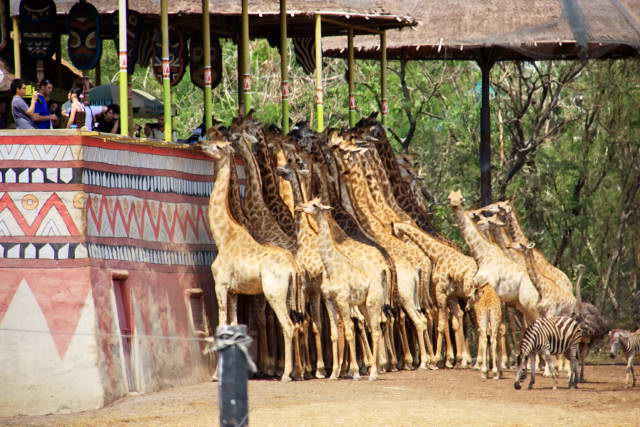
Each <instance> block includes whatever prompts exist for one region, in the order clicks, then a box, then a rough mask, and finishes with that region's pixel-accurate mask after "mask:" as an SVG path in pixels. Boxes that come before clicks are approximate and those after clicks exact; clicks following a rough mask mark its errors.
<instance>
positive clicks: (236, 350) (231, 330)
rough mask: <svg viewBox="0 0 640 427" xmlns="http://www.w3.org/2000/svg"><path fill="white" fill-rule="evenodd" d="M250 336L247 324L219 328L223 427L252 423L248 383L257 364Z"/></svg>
mask: <svg viewBox="0 0 640 427" xmlns="http://www.w3.org/2000/svg"><path fill="white" fill-rule="evenodd" d="M250 343H251V338H250V337H249V336H248V335H247V326H246V325H223V326H219V327H218V328H217V329H216V340H215V345H214V348H215V349H216V351H217V352H218V394H219V406H220V425H221V426H247V425H249V399H248V395H247V383H248V380H249V370H252V371H254V370H255V365H254V364H253V361H252V360H251V358H250V356H249V353H248V346H249V344H250Z"/></svg>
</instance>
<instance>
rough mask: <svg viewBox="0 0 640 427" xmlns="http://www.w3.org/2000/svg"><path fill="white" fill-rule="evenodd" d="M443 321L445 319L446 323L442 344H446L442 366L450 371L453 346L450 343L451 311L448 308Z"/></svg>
mask: <svg viewBox="0 0 640 427" xmlns="http://www.w3.org/2000/svg"><path fill="white" fill-rule="evenodd" d="M445 319H446V323H445V327H444V331H443V333H444V342H445V344H446V349H447V350H446V358H445V363H444V366H445V367H447V368H449V369H451V368H453V362H454V357H453V344H452V342H451V332H450V331H451V328H450V325H451V311H450V310H449V307H446V308H445Z"/></svg>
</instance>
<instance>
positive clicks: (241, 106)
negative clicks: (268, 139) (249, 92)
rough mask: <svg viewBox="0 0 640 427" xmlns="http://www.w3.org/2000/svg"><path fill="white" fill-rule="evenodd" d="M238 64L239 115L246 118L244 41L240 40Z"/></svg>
mask: <svg viewBox="0 0 640 427" xmlns="http://www.w3.org/2000/svg"><path fill="white" fill-rule="evenodd" d="M236 56H237V62H238V114H239V115H240V116H244V88H243V86H242V76H244V68H243V66H244V63H243V61H242V41H240V40H238V49H237V55H236Z"/></svg>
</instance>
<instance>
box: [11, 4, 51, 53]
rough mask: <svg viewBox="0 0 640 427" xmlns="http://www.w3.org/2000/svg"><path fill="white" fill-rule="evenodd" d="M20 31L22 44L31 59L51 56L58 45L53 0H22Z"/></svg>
mask: <svg viewBox="0 0 640 427" xmlns="http://www.w3.org/2000/svg"><path fill="white" fill-rule="evenodd" d="M20 32H21V37H22V44H23V46H24V48H25V50H26V51H27V53H28V54H29V55H30V56H31V57H32V58H33V59H38V60H46V59H49V58H51V57H52V56H53V54H54V53H55V51H56V47H57V46H58V34H57V28H56V4H55V2H54V1H53V0H22V1H21V2H20Z"/></svg>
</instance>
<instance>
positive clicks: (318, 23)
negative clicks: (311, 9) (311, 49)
mask: <svg viewBox="0 0 640 427" xmlns="http://www.w3.org/2000/svg"><path fill="white" fill-rule="evenodd" d="M315 47H316V131H317V132H322V131H323V130H324V104H323V95H324V93H323V89H322V17H321V16H320V15H316V16H315Z"/></svg>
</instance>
